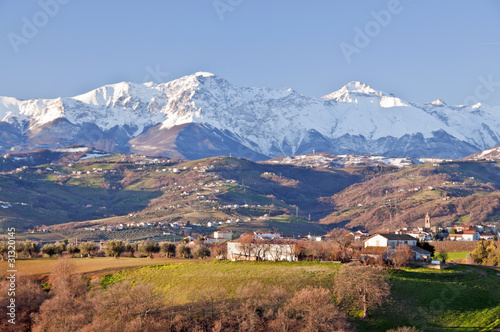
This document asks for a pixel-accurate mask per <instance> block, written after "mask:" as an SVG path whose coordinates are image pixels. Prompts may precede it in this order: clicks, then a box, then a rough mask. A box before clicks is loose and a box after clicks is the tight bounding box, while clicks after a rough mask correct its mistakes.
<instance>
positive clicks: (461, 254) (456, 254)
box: [448, 251, 470, 261]
mask: <svg viewBox="0 0 500 332" xmlns="http://www.w3.org/2000/svg"><path fill="white" fill-rule="evenodd" d="M469 252H470V251H462V252H450V253H448V260H449V261H454V260H457V259H461V260H462V261H465V258H466V257H467V255H468V254H469Z"/></svg>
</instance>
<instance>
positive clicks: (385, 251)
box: [363, 234, 431, 262]
mask: <svg viewBox="0 0 500 332" xmlns="http://www.w3.org/2000/svg"><path fill="white" fill-rule="evenodd" d="M400 244H403V245H404V244H406V245H408V246H409V247H410V249H411V250H412V252H413V254H414V255H415V259H416V260H423V261H426V262H428V261H430V259H431V253H430V252H429V251H427V250H425V249H422V248H420V247H417V239H416V238H414V237H413V236H411V235H408V234H376V235H373V236H371V237H369V238H368V239H366V240H365V249H364V250H363V252H364V254H365V256H382V257H383V258H384V259H390V257H391V255H392V254H393V253H394V252H395V250H396V249H397V246H398V245H400ZM377 249H380V250H377Z"/></svg>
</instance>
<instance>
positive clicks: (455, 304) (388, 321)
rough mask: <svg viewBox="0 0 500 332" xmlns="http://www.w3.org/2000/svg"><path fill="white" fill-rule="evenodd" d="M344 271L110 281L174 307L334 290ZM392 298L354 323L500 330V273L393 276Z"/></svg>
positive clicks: (270, 270)
mask: <svg viewBox="0 0 500 332" xmlns="http://www.w3.org/2000/svg"><path fill="white" fill-rule="evenodd" d="M339 267H340V265H337V264H324V263H312V262H299V263H285V262H280V263H270V262H269V263H262V262H260V263H255V262H213V261H188V262H180V263H168V264H162V265H153V266H148V267H142V268H135V269H130V270H125V271H122V272H118V273H116V274H114V275H108V276H107V277H106V283H108V282H111V283H112V282H117V281H122V280H126V279H131V280H133V281H138V280H141V281H145V282H148V283H153V284H154V285H156V287H157V288H158V289H159V290H161V291H163V292H164V293H165V298H166V299H168V304H169V305H172V306H183V305H187V304H189V303H192V302H195V301H196V299H197V298H199V295H200V294H201V293H203V292H204V291H206V290H208V289H209V288H219V289H224V290H225V291H224V293H225V294H226V296H227V297H228V298H231V297H232V296H234V294H235V290H236V289H237V288H238V287H239V286H240V285H242V284H246V283H249V282H251V281H254V280H257V281H259V282H262V283H264V284H275V285H282V286H284V287H285V289H287V290H288V291H295V290H297V289H300V288H302V287H304V286H306V285H314V286H321V287H326V288H331V287H332V285H333V279H334V276H335V273H336V271H337V270H338V269H339ZM389 275H390V283H391V292H392V298H391V300H390V302H389V303H387V304H386V305H385V306H384V307H382V308H380V309H378V310H376V311H375V312H372V313H371V318H369V319H368V320H366V321H361V320H359V319H356V318H353V321H354V322H355V323H356V324H357V325H358V330H359V331H386V330H387V329H391V328H396V327H398V326H403V325H406V326H409V325H411V326H417V327H419V328H420V329H421V330H423V331H448V330H450V331H464V332H465V331H492V330H493V329H494V328H495V327H498V326H500V277H499V276H498V275H497V272H496V271H494V270H488V269H485V268H482V267H479V266H465V265H457V266H455V267H451V268H449V269H446V270H434V269H424V268H418V269H411V268H409V269H404V270H396V271H390V273H389Z"/></svg>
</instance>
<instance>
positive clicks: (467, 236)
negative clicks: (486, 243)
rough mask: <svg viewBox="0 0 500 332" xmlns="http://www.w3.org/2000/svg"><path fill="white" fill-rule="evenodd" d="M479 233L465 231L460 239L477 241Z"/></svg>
mask: <svg viewBox="0 0 500 332" xmlns="http://www.w3.org/2000/svg"><path fill="white" fill-rule="evenodd" d="M480 238H481V237H480V235H479V233H478V232H477V231H465V232H464V235H463V236H462V239H463V240H464V241H479V239H480Z"/></svg>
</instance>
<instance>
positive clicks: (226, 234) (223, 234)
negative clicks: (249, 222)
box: [214, 231, 233, 240]
mask: <svg viewBox="0 0 500 332" xmlns="http://www.w3.org/2000/svg"><path fill="white" fill-rule="evenodd" d="M214 238H216V239H224V240H232V239H233V232H231V231H215V232H214Z"/></svg>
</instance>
